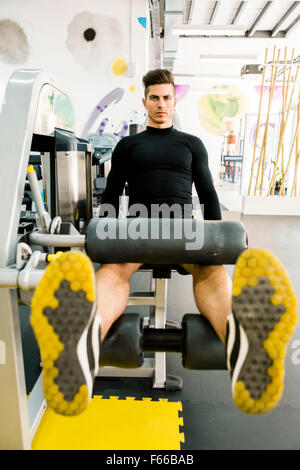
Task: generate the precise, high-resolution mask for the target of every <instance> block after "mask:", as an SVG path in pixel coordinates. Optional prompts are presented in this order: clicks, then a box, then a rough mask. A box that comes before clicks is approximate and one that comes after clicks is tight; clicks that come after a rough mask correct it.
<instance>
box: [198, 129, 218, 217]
mask: <svg viewBox="0 0 300 470" xmlns="http://www.w3.org/2000/svg"><path fill="white" fill-rule="evenodd" d="M192 174H193V182H194V183H195V188H196V190H197V194H198V197H199V201H200V204H202V205H203V209H202V212H203V218H204V220H221V219H222V214H221V209H220V203H219V198H218V195H217V193H216V190H215V187H214V184H213V180H212V176H211V172H210V169H209V166H208V154H207V150H206V148H205V146H204V144H203V142H202V141H201V140H200V139H198V138H197V139H196V140H195V142H194V145H193V163H192Z"/></svg>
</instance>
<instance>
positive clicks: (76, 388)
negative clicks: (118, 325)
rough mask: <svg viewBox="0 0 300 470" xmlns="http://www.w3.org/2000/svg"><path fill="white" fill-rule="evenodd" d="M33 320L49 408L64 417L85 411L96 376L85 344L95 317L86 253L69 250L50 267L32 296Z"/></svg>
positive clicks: (91, 281)
mask: <svg viewBox="0 0 300 470" xmlns="http://www.w3.org/2000/svg"><path fill="white" fill-rule="evenodd" d="M30 321H31V325H32V327H33V331H34V334H35V337H36V340H37V343H38V345H39V348H40V354H41V361H42V377H43V393H44V397H45V399H46V401H47V403H48V406H49V407H50V408H52V409H53V410H54V411H56V412H57V413H60V414H63V415H77V414H79V413H81V412H82V411H84V410H85V408H86V407H87V405H88V403H89V401H90V399H91V394H92V387H93V378H94V377H93V373H92V371H91V367H90V364H89V361H88V347H91V345H88V343H87V337H88V331H89V328H90V327H91V326H92V325H93V322H94V321H95V286H94V270H93V265H92V263H91V261H90V260H89V258H88V257H87V256H86V255H85V254H84V253H82V252H80V251H68V252H65V253H63V254H62V255H61V256H59V257H55V259H54V261H52V262H51V263H50V264H49V265H48V266H47V268H46V270H45V273H44V275H43V277H42V279H41V281H40V282H39V284H38V286H37V287H36V289H35V292H34V295H33V298H32V302H31V317H30Z"/></svg>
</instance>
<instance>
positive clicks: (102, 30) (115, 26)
mask: <svg viewBox="0 0 300 470" xmlns="http://www.w3.org/2000/svg"><path fill="white" fill-rule="evenodd" d="M122 43H123V27H122V25H121V23H120V21H119V20H118V19H117V18H114V17H109V16H105V15H102V14H100V13H91V12H89V11H83V12H81V13H78V14H77V15H75V16H74V18H73V20H72V21H71V23H70V24H69V26H68V37H67V39H66V46H67V48H68V50H69V51H70V52H71V54H72V56H73V59H74V60H75V61H76V62H77V63H79V64H80V65H82V66H83V67H84V68H90V67H96V66H98V65H99V64H100V63H101V61H102V60H103V59H104V58H105V57H110V56H111V55H112V54H116V52H117V51H118V50H120V49H121V46H122ZM117 66H119V68H120V64H119V63H117Z"/></svg>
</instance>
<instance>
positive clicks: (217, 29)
mask: <svg viewBox="0 0 300 470" xmlns="http://www.w3.org/2000/svg"><path fill="white" fill-rule="evenodd" d="M245 31H246V28H241V27H240V26H235V25H227V26H221V25H210V24H204V25H195V24H175V25H173V26H172V33H173V34H176V35H179V36H180V35H183V36H244V35H245Z"/></svg>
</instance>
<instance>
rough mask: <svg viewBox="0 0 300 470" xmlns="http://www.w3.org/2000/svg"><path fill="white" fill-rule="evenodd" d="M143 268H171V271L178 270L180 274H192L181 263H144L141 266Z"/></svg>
mask: <svg viewBox="0 0 300 470" xmlns="http://www.w3.org/2000/svg"><path fill="white" fill-rule="evenodd" d="M141 269H153V270H154V271H156V270H158V271H159V270H162V271H163V270H166V271H168V270H170V269H171V271H177V272H178V274H182V275H183V276H186V275H187V274H190V273H189V272H187V271H186V270H185V269H184V268H183V266H181V265H180V264H143V265H142V266H141Z"/></svg>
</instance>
